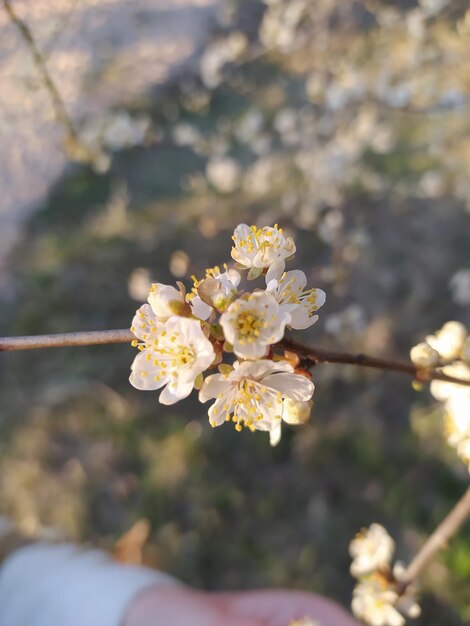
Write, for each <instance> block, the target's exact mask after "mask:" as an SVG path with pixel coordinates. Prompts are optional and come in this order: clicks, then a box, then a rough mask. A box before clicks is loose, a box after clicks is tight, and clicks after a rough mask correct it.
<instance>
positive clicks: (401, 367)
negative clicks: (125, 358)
mask: <svg viewBox="0 0 470 626" xmlns="http://www.w3.org/2000/svg"><path fill="white" fill-rule="evenodd" d="M133 339H135V337H134V335H133V334H132V333H131V331H130V330H127V329H121V330H96V331H90V332H76V333H64V334H60V335H59V334H58V335H33V336H28V337H0V352H2V351H12V350H32V349H38V348H61V347H65V346H93V345H100V344H107V343H129V342H131V341H132V340H133ZM278 345H279V346H280V347H282V348H284V349H286V350H289V351H290V352H295V353H296V354H298V355H299V356H300V357H301V360H302V361H303V362H304V363H305V365H306V366H311V365H315V364H316V363H339V364H343V365H358V366H361V367H371V368H374V369H381V370H388V371H392V372H400V373H403V374H408V375H409V376H412V377H413V378H415V379H418V380H443V381H446V382H449V383H455V384H456V385H466V386H470V380H464V379H461V378H456V377H454V376H448V375H447V374H443V373H442V372H438V371H431V372H426V375H425V376H424V375H423V373H422V372H421V371H420V370H417V369H416V368H415V367H414V366H413V365H411V364H410V363H402V362H398V361H390V360H388V359H387V360H386V359H377V358H375V357H372V356H367V355H365V354H350V353H348V352H333V351H331V350H322V349H320V348H313V347H307V346H304V345H302V344H299V343H297V342H295V341H292V340H291V339H287V338H285V339H283V340H282V341H281V342H280V343H279V344H278Z"/></svg>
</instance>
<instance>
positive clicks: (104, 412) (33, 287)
mask: <svg viewBox="0 0 470 626" xmlns="http://www.w3.org/2000/svg"><path fill="white" fill-rule="evenodd" d="M98 4H104V3H98ZM228 5H230V6H228ZM227 7H228V8H227V9H226V10H225V11H224V12H223V16H224V18H223V20H222V23H221V24H219V35H218V37H217V38H215V39H214V40H212V41H211V42H209V43H208V44H207V46H205V48H204V50H203V51H202V56H201V74H200V76H199V77H194V76H191V75H190V74H185V75H182V76H180V77H179V78H175V79H173V80H171V81H170V82H169V83H168V84H167V85H166V86H165V89H163V90H160V92H159V93H158V94H157V95H156V96H155V97H154V98H152V99H148V98H146V99H145V100H144V101H143V102H142V101H141V100H140V99H139V98H137V101H136V102H133V103H132V112H133V113H139V114H142V113H145V114H146V115H149V116H150V118H151V120H152V124H153V125H154V127H158V128H159V130H160V135H159V139H158V141H156V142H154V143H152V144H151V145H143V146H137V147H134V148H132V149H126V150H121V151H116V152H115V155H114V158H113V161H112V165H111V168H110V170H109V171H108V172H107V173H105V174H103V175H99V174H97V173H96V172H94V171H93V170H92V169H91V168H89V167H87V166H74V167H72V168H71V169H70V170H69V171H68V172H67V174H66V175H64V176H63V177H62V178H61V179H60V180H59V181H58V182H57V183H56V184H55V185H54V186H53V188H52V189H50V190H49V193H48V195H47V198H46V199H45V200H44V201H43V202H42V203H41V205H40V206H39V207H38V209H37V212H36V214H35V215H34V216H33V217H32V218H31V219H30V221H29V222H28V224H27V226H26V227H25V229H24V231H23V240H22V242H21V243H19V244H18V245H17V247H16V249H15V250H14V252H13V253H12V255H11V256H10V261H11V264H10V268H11V269H10V278H11V280H10V286H9V289H8V290H4V295H3V302H2V308H1V310H2V319H1V327H2V334H5V335H10V334H11V335H14V334H34V333H47V332H62V331H69V330H77V329H80V330H82V329H83V330H85V329H105V328H121V327H126V326H128V325H129V321H130V319H131V317H132V314H133V311H134V310H135V309H136V308H137V306H138V305H139V302H140V301H142V300H143V299H145V295H144V294H145V291H146V288H147V285H148V281H149V279H150V278H152V279H153V280H159V281H162V282H171V281H174V280H176V279H180V278H181V277H182V276H183V275H186V276H189V275H190V274H193V273H194V274H196V275H200V274H201V273H202V272H203V270H204V268H205V267H207V266H208V265H214V264H215V263H221V262H223V261H225V260H228V259H229V250H230V243H231V241H230V234H231V230H232V229H233V228H234V226H236V225H237V224H238V223H240V222H242V221H246V222H248V223H253V222H256V223H258V224H260V225H263V224H268V223H274V222H280V223H282V225H283V226H285V227H286V228H287V229H288V230H289V231H290V232H291V233H292V234H293V235H294V236H295V238H296V242H297V249H298V254H297V256H296V259H295V262H294V263H295V266H296V267H300V268H303V269H305V271H306V272H307V274H308V275H309V277H310V280H311V282H312V284H313V285H314V286H319V287H321V288H323V289H325V291H326V292H327V294H328V300H327V304H326V306H325V307H324V309H323V310H322V311H323V312H322V315H321V317H320V321H319V322H318V324H317V325H315V326H314V327H313V329H312V330H311V331H309V332H308V333H305V340H306V341H310V342H312V343H314V342H315V343H316V344H318V345H323V346H335V347H336V348H340V349H348V350H361V351H368V352H371V353H373V354H376V355H379V356H380V355H390V356H395V357H398V356H402V357H406V356H407V353H408V350H409V348H410V346H411V345H413V344H415V343H416V342H417V341H418V340H420V339H421V338H422V337H423V336H424V335H425V334H427V333H428V332H430V331H433V330H434V329H436V328H437V327H439V326H440V325H441V324H442V323H443V322H445V321H447V320H449V319H459V320H461V321H462V322H464V323H466V324H467V326H469V325H470V312H469V306H468V305H469V303H470V298H469V297H468V293H467V291H466V290H465V288H464V287H465V285H464V284H463V283H462V281H461V279H458V280H460V288H459V289H458V290H457V289H456V288H455V284H456V282H455V277H456V276H458V275H459V274H460V276H462V275H465V273H466V272H467V273H468V270H469V269H470V255H469V250H470V246H469V239H470V212H469V202H468V199H469V196H468V176H467V175H466V174H465V172H467V173H468V166H469V162H470V151H469V149H468V145H469V143H468V132H467V131H468V126H469V114H468V113H469V111H468V95H469V93H468V92H469V90H470V87H469V84H468V75H467V74H466V73H465V72H463V71H462V68H464V67H468V55H469V54H470V49H469V47H468V32H469V31H468V29H467V26H466V24H467V23H468V24H469V25H470V16H469V17H468V18H466V15H467V16H468V15H469V14H468V12H467V13H466V8H467V7H466V6H465V3H459V2H455V3H452V2H450V3H449V2H440V3H439V2H434V3H432V2H429V1H428V2H424V1H423V2H421V3H420V4H419V5H418V4H414V3H411V2H409V3H403V6H401V7H400V8H399V9H398V8H396V7H391V5H389V4H387V3H372V2H364V3H362V2H353V3H350V4H348V7H345V5H344V4H343V3H340V2H334V0H322V1H321V2H318V3H316V4H315V10H314V11H313V10H312V5H311V4H309V3H308V2H302V1H301V0H298V1H295V2H272V3H270V4H269V5H268V6H267V8H266V7H264V9H263V7H262V6H261V5H258V4H256V3H243V2H240V3H227ZM263 10H265V11H266V12H265V13H264V16H263ZM466 29H467V30H466ZM258 33H259V34H258ZM227 59H228V60H229V61H230V62H227ZM79 87H80V86H75V88H76V89H77V90H78V89H79ZM118 95H119V92H117V95H116V97H117V96H118ZM124 100H125V101H127V97H125V98H124ZM22 142H24V140H20V145H21V143H22ZM57 158H59V157H57ZM60 158H63V157H62V156H61V157H60ZM462 272H463V274H462ZM462 285H463V287H462ZM133 356H134V351H133V350H132V349H131V348H130V347H127V346H109V347H95V348H75V349H64V350H57V351H54V350H51V351H47V352H46V351H44V352H42V351H37V352H31V353H15V354H13V353H12V354H4V355H2V357H1V359H0V367H1V380H0V409H1V415H2V431H3V436H2V440H1V441H2V443H1V444H0V445H1V452H2V457H1V462H0V466H1V467H0V470H1V471H0V502H1V506H2V512H4V513H7V514H9V515H11V516H13V517H14V518H15V519H16V520H17V521H18V523H19V524H20V525H21V526H22V527H23V528H24V529H27V530H34V529H37V528H41V527H43V526H50V525H53V526H56V527H58V528H60V529H62V531H63V533H64V534H65V536H67V537H71V538H73V539H77V540H81V541H93V542H97V543H99V544H101V545H105V546H110V545H112V543H113V542H114V540H115V539H116V538H117V537H119V536H120V535H121V534H122V533H123V532H125V531H126V530H127V529H128V528H130V526H131V525H132V523H133V522H134V521H135V520H137V519H141V518H148V519H149V520H150V522H151V525H152V532H151V537H150V541H149V544H148V547H147V549H146V551H145V558H146V560H147V561H148V562H150V563H153V564H156V565H158V566H161V567H163V568H165V569H167V570H168V571H170V572H171V573H173V574H175V575H177V576H179V577H181V578H182V579H183V580H185V581H186V582H188V583H190V584H193V585H197V586H201V587H205V588H210V589H222V588H228V587H236V588H250V587H254V586H281V585H282V586H287V587H292V588H304V589H310V590H315V591H318V592H320V593H325V594H326V595H328V596H330V597H332V598H334V599H336V600H338V601H340V602H342V603H343V604H344V605H346V606H347V605H348V604H349V601H350V594H351V590H352V586H353V581H352V579H351V578H350V576H349V574H348V567H349V558H348V553H347V552H348V550H347V547H348V543H349V540H350V539H351V537H353V536H354V534H355V533H356V532H357V530H358V529H359V528H360V527H361V526H364V525H369V524H370V523H371V522H372V521H378V522H380V523H383V524H384V525H385V526H386V527H387V529H388V530H389V531H390V532H391V534H392V535H393V536H394V537H395V538H396V540H397V543H398V556H399V557H400V558H402V559H403V560H405V561H406V560H408V559H409V558H410V556H411V555H412V554H413V553H414V552H415V551H416V550H417V548H418V547H419V545H420V544H421V542H422V540H423V539H424V537H425V536H426V535H427V534H428V533H429V532H430V531H431V530H432V529H433V528H434V526H435V525H436V524H437V523H438V521H440V520H441V519H442V517H443V516H444V515H445V514H446V512H447V511H448V510H449V508H450V507H451V506H452V504H453V503H454V502H455V500H456V499H457V498H458V497H459V495H460V494H461V493H463V492H464V490H465V488H466V486H467V485H468V472H467V469H466V468H465V467H464V466H463V465H462V464H461V463H460V462H459V461H458V459H457V458H456V457H455V456H454V454H453V452H452V451H451V450H450V449H448V448H447V447H446V446H445V444H444V442H443V437H442V432H441V429H442V416H441V414H440V412H439V409H438V408H437V407H435V406H434V405H433V404H432V402H431V399H430V396H429V394H428V393H427V391H424V392H423V393H421V394H417V393H416V392H415V391H413V389H412V388H411V385H410V381H409V380H407V379H404V378H402V377H399V376H396V375H392V374H384V373H375V372H364V371H361V370H358V369H354V368H348V367H333V366H322V367H318V368H317V370H316V371H315V372H314V380H315V383H316V386H317V390H316V394H315V399H316V402H315V406H314V414H313V419H312V421H311V423H310V424H308V425H307V426H305V427H301V428H298V429H296V430H291V431H289V430H287V429H285V434H284V436H283V440H282V442H281V444H280V445H279V447H278V448H275V449H271V448H270V447H269V445H268V442H267V438H266V437H265V436H263V434H262V433H256V434H251V433H245V432H243V433H237V432H235V431H234V430H232V429H231V428H230V426H226V427H222V428H220V429H217V430H213V429H211V428H209V426H208V422H207V416H206V413H205V411H204V407H202V406H201V405H198V404H197V403H196V402H194V401H193V400H191V399H190V400H187V401H184V402H182V403H180V404H178V405H176V406H175V407H162V406H161V405H159V404H158V403H157V402H156V396H155V395H154V394H145V393H139V392H137V391H136V390H134V389H132V388H131V387H130V386H129V384H128V382H127V377H128V373H129V367H130V363H131V361H132V359H133ZM469 539H470V535H469V528H468V525H467V527H466V528H465V529H464V530H463V531H462V533H461V534H460V535H459V537H458V538H457V539H456V540H455V541H454V542H453V543H452V546H451V547H450V549H449V550H448V551H447V552H446V553H445V555H443V556H442V557H441V558H440V559H438V560H437V561H436V562H435V563H434V564H433V565H432V566H431V567H430V568H429V570H428V572H427V574H426V576H425V577H424V580H423V590H424V600H423V615H422V617H421V618H420V620H418V621H416V622H415V623H417V624H420V625H421V624H422V625H424V624H426V626H442V624H446V626H447V625H449V626H454V625H455V626H458V625H460V626H461V625H462V624H468V623H470V613H469V606H470V596H469V589H470V584H469V583H470V544H469Z"/></svg>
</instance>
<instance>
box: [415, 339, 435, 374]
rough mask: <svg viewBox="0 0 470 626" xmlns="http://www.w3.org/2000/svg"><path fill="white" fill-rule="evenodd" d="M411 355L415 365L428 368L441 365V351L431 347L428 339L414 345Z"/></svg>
mask: <svg viewBox="0 0 470 626" xmlns="http://www.w3.org/2000/svg"><path fill="white" fill-rule="evenodd" d="M410 357H411V361H412V362H413V365H415V366H416V367H419V368H424V369H428V368H432V367H436V365H439V352H438V351H437V350H434V348H431V346H430V345H429V344H428V343H427V342H426V341H422V342H421V343H418V345H416V346H413V347H412V348H411V350H410Z"/></svg>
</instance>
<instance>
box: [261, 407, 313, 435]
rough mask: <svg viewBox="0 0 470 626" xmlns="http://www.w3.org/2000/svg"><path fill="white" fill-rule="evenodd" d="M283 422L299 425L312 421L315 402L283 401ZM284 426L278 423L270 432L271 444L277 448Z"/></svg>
mask: <svg viewBox="0 0 470 626" xmlns="http://www.w3.org/2000/svg"><path fill="white" fill-rule="evenodd" d="M282 404H283V411H282V422H286V424H291V425H298V424H305V423H306V422H308V420H309V419H310V414H311V412H312V406H313V400H305V401H299V400H292V399H291V398H285V399H284V400H283V401H282ZM281 436H282V425H281V421H278V423H277V425H276V426H275V427H274V428H273V429H272V430H270V431H269V443H270V444H271V446H273V447H274V446H277V444H278V443H279V442H280V441H281Z"/></svg>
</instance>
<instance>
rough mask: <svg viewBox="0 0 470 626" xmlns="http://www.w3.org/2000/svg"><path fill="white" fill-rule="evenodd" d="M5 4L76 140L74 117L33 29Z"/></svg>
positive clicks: (61, 119)
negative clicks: (50, 70) (58, 87)
mask: <svg viewBox="0 0 470 626" xmlns="http://www.w3.org/2000/svg"><path fill="white" fill-rule="evenodd" d="M3 6H4V8H5V11H6V13H7V15H8V16H9V18H10V19H11V21H12V22H13V24H14V25H15V26H16V28H17V29H18V32H19V33H20V35H21V37H22V39H23V41H24V43H25V45H26V47H27V48H28V50H29V52H30V54H31V57H32V59H33V62H34V65H35V66H36V69H37V71H38V72H39V75H40V76H41V79H42V82H43V85H44V87H45V89H46V91H47V92H48V93H49V96H50V98H51V102H52V107H53V109H54V113H55V116H56V118H57V121H58V122H59V123H60V124H62V126H63V127H64V129H65V132H66V135H67V137H69V138H70V139H73V140H75V141H77V140H78V135H77V132H76V130H75V127H74V124H73V122H72V119H71V118H70V116H69V114H68V112H67V109H66V107H65V104H64V101H63V100H62V96H61V95H60V92H59V90H58V89H57V86H56V84H55V82H54V80H53V79H52V76H51V75H50V73H49V70H48V69H47V65H46V63H45V61H44V59H43V56H42V54H41V52H40V50H39V48H38V46H37V44H36V41H35V39H34V37H33V33H32V32H31V29H30V28H29V27H28V25H27V24H25V22H23V20H22V19H21V18H20V16H19V15H18V14H17V13H16V12H15V10H14V9H13V6H12V4H11V2H10V0H3Z"/></svg>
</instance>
